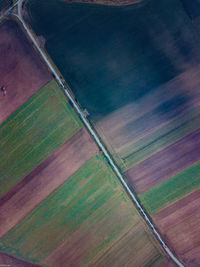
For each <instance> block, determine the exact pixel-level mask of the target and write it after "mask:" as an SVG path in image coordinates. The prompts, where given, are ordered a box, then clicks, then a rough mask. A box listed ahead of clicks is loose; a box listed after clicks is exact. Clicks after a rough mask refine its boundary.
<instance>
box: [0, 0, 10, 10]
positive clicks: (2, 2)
mask: <svg viewBox="0 0 200 267" xmlns="http://www.w3.org/2000/svg"><path fill="white" fill-rule="evenodd" d="M10 4H12V0H0V11H1V10H2V9H4V8H5V7H7V6H9V5H10Z"/></svg>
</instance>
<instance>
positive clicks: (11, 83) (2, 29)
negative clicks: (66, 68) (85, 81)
mask: <svg viewBox="0 0 200 267" xmlns="http://www.w3.org/2000/svg"><path fill="white" fill-rule="evenodd" d="M0 2H1V1H0ZM51 80H52V75H51V74H50V72H49V71H48V69H47V67H46V66H45V64H44V62H42V60H41V58H40V57H39V55H38V54H37V53H36V51H35V50H34V48H33V47H32V44H31V43H30V42H29V40H28V39H27V37H26V35H25V34H24V32H23V31H22V30H21V28H20V26H19V25H18V24H17V22H16V21H14V20H6V21H5V22H3V23H1V24H0V114H1V116H0V124H1V123H2V122H3V121H5V120H6V119H7V118H8V117H9V116H10V115H11V114H12V113H13V112H14V111H15V110H17V109H18V108H19V107H20V106H21V105H22V104H23V103H25V102H26V101H27V100H28V99H29V98H30V97H31V96H32V95H34V94H35V93H36V92H37V91H38V90H39V89H40V88H41V87H43V86H44V85H45V84H46V83H48V82H49V81H51ZM3 88H4V89H5V92H3V90H2V89H3Z"/></svg>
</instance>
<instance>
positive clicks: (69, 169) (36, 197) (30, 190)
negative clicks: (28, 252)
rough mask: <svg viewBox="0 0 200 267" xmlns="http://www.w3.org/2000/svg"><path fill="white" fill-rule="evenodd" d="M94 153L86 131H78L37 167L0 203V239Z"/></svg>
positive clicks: (96, 150)
mask: <svg viewBox="0 0 200 267" xmlns="http://www.w3.org/2000/svg"><path fill="white" fill-rule="evenodd" d="M97 152H98V148H97V146H96V144H95V143H94V141H93V140H92V139H91V137H90V135H89V134H88V133H87V131H86V130H85V129H82V130H80V131H79V132H78V133H77V134H75V135H74V136H73V137H72V138H71V139H70V140H68V141H67V142H66V143H65V144H64V145H63V146H61V147H60V148H58V149H57V150H56V151H55V152H53V153H52V154H51V155H50V156H49V157H48V158H47V159H46V160H44V161H43V162H42V163H41V164H40V165H38V166H37V167H36V168H35V169H34V170H33V171H32V172H31V173H30V174H29V175H27V176H26V177H25V178H24V179H23V180H22V182H20V183H19V184H18V185H16V186H15V187H14V188H13V189H12V191H10V192H9V193H8V194H7V196H5V197H4V198H2V199H1V200H0V203H1V204H0V225H1V227H0V237H2V236H4V235H5V234H6V233H7V232H8V231H9V230H11V228H13V227H14V226H15V225H16V224H17V223H18V222H19V221H21V220H22V219H23V218H24V217H25V216H27V215H28V214H29V213H30V212H31V211H32V210H33V209H34V208H35V207H36V206H37V205H39V204H40V203H41V202H42V201H43V200H44V199H46V198H47V197H48V196H49V195H50V194H51V193H52V192H53V191H55V190H56V189H57V188H58V187H59V186H60V185H62V184H63V183H64V182H65V181H67V180H68V179H69V178H70V177H71V176H72V175H73V174H74V173H75V172H76V171H77V170H78V169H79V168H80V167H81V166H82V165H83V164H84V163H85V162H86V161H87V160H89V159H90V158H91V157H92V156H93V155H94V154H96V153H97ZM13 215H14V216H13Z"/></svg>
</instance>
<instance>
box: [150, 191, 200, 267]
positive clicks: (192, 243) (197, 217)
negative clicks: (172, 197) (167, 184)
mask: <svg viewBox="0 0 200 267" xmlns="http://www.w3.org/2000/svg"><path fill="white" fill-rule="evenodd" d="M199 207H200V189H199V190H196V191H194V192H193V193H191V194H189V195H188V196H186V197H184V198H183V199H181V200H179V201H177V202H175V203H174V204H172V205H170V206H169V207H167V208H165V209H164V210H162V211H160V212H159V213H157V214H156V215H154V216H153V221H154V222H155V224H156V225H157V227H158V229H159V231H160V232H161V234H162V235H163V236H164V237H165V240H167V243H168V245H169V247H171V249H172V250H173V251H175V253H176V254H177V255H178V257H180V259H181V260H182V261H183V263H184V264H185V266H191V267H197V266H199V263H200V247H199V240H200V209H199Z"/></svg>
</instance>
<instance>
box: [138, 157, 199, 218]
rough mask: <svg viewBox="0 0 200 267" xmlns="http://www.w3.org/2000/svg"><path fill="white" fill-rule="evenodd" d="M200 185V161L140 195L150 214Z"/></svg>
mask: <svg viewBox="0 0 200 267" xmlns="http://www.w3.org/2000/svg"><path fill="white" fill-rule="evenodd" d="M199 187H200V161H199V162H197V163H196V164H194V165H192V166H190V167H188V168H186V169H185V170H184V171H181V172H180V173H178V174H176V175H174V176H172V177H170V178H169V179H167V180H166V181H164V182H162V183H160V184H158V185H156V186H154V187H153V188H152V189H150V190H148V191H146V192H144V193H142V194H140V195H139V198H140V200H141V202H142V204H143V205H144V207H145V208H146V209H147V211H148V212H149V213H150V214H155V213H156V212H158V211H159V210H161V209H162V208H164V207H166V206H168V205H169V204H170V203H172V202H175V201H176V200H179V199H180V198H182V197H183V196H184V195H187V194H189V193H190V192H192V191H193V190H195V189H197V188H199Z"/></svg>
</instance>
